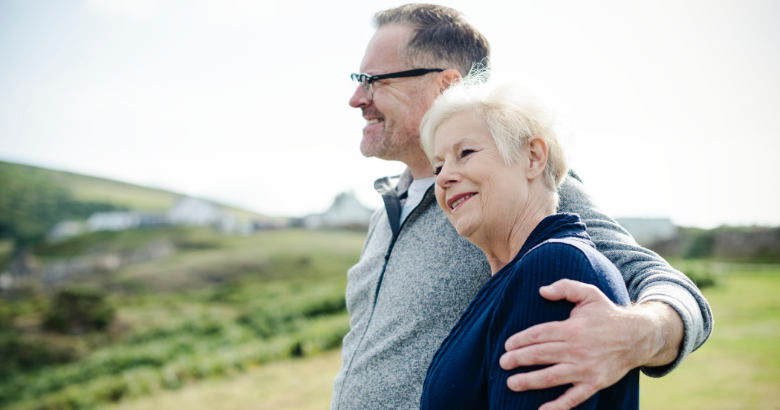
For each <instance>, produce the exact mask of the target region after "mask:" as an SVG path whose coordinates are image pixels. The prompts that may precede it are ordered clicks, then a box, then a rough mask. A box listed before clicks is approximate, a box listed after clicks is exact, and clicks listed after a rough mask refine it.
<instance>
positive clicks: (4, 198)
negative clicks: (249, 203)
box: [0, 161, 266, 245]
mask: <svg viewBox="0 0 780 410" xmlns="http://www.w3.org/2000/svg"><path fill="white" fill-rule="evenodd" d="M182 196H184V195H183V194H179V193H176V192H170V191H165V190H162V189H155V188H148V187H143V186H139V185H134V184H128V183H125V182H119V181H113V180H110V179H106V178H99V177H93V176H87V175H80V174H75V173H72V172H65V171H55V170H51V169H46V168H40V167H34V166H29V165H22V164H14V163H10V162H3V161H0V241H3V240H6V241H8V240H11V241H13V242H16V244H17V245H19V244H29V243H34V242H37V241H39V240H40V239H41V238H42V237H43V235H44V234H45V232H46V231H47V230H48V229H49V228H50V227H51V226H52V225H54V224H55V223H57V222H59V221H61V220H64V219H86V218H87V217H89V215H91V214H92V213H94V212H100V211H112V210H131V211H138V212H164V211H166V210H167V209H169V208H170V207H171V205H173V204H174V203H175V202H176V200H177V199H179V198H181V197H182ZM218 205H220V206H222V207H223V209H225V210H227V211H228V212H231V213H232V214H233V215H234V216H236V217H237V218H239V219H245V220H246V219H266V217H265V216H263V215H260V214H257V213H254V212H250V211H246V210H243V209H238V208H235V207H230V206H225V205H222V204H218Z"/></svg>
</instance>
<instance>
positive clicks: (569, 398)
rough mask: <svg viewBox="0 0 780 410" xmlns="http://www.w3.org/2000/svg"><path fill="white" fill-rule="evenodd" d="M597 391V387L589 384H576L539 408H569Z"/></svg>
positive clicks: (554, 409) (555, 409)
mask: <svg viewBox="0 0 780 410" xmlns="http://www.w3.org/2000/svg"><path fill="white" fill-rule="evenodd" d="M597 391H598V389H596V388H594V387H593V386H591V385H588V384H578V385H576V386H574V387H572V388H570V389H569V390H566V393H564V394H563V396H561V397H558V398H557V399H555V400H553V401H551V402H549V403H545V404H544V405H542V407H539V410H569V409H572V408H574V407H577V406H578V405H580V404H581V403H582V402H584V401H585V400H588V399H589V398H591V397H592V396H593V395H594V394H596V392H597Z"/></svg>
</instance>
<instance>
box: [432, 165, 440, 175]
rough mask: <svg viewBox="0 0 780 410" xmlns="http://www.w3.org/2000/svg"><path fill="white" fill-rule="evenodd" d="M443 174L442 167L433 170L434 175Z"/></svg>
mask: <svg viewBox="0 0 780 410" xmlns="http://www.w3.org/2000/svg"><path fill="white" fill-rule="evenodd" d="M440 173H441V167H434V168H433V175H439V174H440Z"/></svg>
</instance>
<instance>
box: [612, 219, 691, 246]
mask: <svg viewBox="0 0 780 410" xmlns="http://www.w3.org/2000/svg"><path fill="white" fill-rule="evenodd" d="M617 222H618V223H619V224H620V226H622V227H623V228H626V230H627V231H628V233H630V234H631V236H633V237H634V239H635V240H636V242H637V243H638V244H640V245H643V246H648V245H652V244H653V243H655V242H658V241H661V240H666V239H669V238H672V237H673V236H674V235H675V234H676V233H677V227H676V226H675V225H674V224H673V223H672V221H671V220H670V219H669V218H618V219H617Z"/></svg>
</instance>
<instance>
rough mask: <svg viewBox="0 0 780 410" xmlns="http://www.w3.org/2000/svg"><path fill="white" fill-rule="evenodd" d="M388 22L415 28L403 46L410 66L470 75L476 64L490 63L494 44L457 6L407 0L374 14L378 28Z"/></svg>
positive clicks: (403, 58)
mask: <svg viewBox="0 0 780 410" xmlns="http://www.w3.org/2000/svg"><path fill="white" fill-rule="evenodd" d="M386 24H400V25H403V26H407V27H411V28H412V29H413V30H414V32H413V33H412V35H411V36H410V37H409V40H408V43H407V44H406V45H405V46H403V45H402V46H401V49H400V50H399V56H400V57H401V59H402V60H404V61H406V62H407V63H408V64H409V65H410V68H444V69H447V68H454V69H456V70H458V71H459V72H460V74H461V75H462V76H466V75H467V74H468V73H469V71H470V70H471V67H472V66H473V65H474V64H481V65H483V66H485V67H487V66H488V65H489V60H488V59H489V57H490V44H488V41H487V39H486V38H485V36H483V35H482V33H480V32H479V31H477V29H476V28H475V27H474V26H472V25H471V23H470V22H469V21H468V20H467V19H466V17H465V16H464V15H463V14H462V13H461V12H459V11H457V10H454V9H451V8H449V7H444V6H437V5H433V4H407V5H404V6H400V7H396V8H393V9H389V10H384V11H380V12H379V13H376V14H375V15H374V26H375V27H376V28H377V29H379V28H380V27H382V26H384V25H386ZM412 66H413V67H412Z"/></svg>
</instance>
